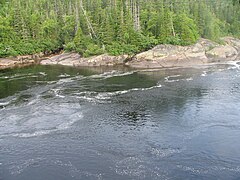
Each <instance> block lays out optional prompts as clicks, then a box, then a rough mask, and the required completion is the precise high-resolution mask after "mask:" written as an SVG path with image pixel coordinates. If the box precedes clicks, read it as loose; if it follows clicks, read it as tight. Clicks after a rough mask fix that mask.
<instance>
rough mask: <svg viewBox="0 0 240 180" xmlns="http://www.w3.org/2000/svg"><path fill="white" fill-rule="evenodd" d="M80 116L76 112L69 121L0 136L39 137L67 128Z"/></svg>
mask: <svg viewBox="0 0 240 180" xmlns="http://www.w3.org/2000/svg"><path fill="white" fill-rule="evenodd" d="M82 118H83V115H82V114H81V113H78V114H77V117H75V118H72V119H71V120H70V121H66V122H62V123H61V124H59V125H57V126H55V127H52V129H41V130H36V131H34V132H19V133H11V134H8V135H2V136H1V137H6V136H7V137H8V136H12V137H20V138H31V137H39V136H43V135H47V134H51V133H54V132H58V131H63V130H66V129H69V128H70V127H71V126H72V125H73V124H74V123H76V122H77V121H79V120H80V119H82Z"/></svg>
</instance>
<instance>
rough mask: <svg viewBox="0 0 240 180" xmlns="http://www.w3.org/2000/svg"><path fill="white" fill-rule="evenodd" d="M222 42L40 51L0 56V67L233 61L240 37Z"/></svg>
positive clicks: (154, 65) (146, 65)
mask: <svg viewBox="0 0 240 180" xmlns="http://www.w3.org/2000/svg"><path fill="white" fill-rule="evenodd" d="M221 41H222V44H218V43H216V42H213V41H210V40H207V39H200V40H199V41H198V42H197V43H196V44H194V45H191V46H175V45H158V46H156V47H154V48H153V49H150V50H148V51H146V52H142V53H139V54H136V55H134V56H129V55H121V56H110V55H108V54H103V55H99V56H93V57H89V58H84V57H81V56H80V55H79V54H77V53H62V54H59V55H53V56H51V57H43V56H41V55H31V56H19V57H16V58H4V59H1V58H0V69H5V68H12V67H16V66H26V65H32V64H39V63H40V64H41V65H63V66H75V67H98V66H116V65H123V66H129V67H132V68H168V67H188V66H196V65H205V64H208V63H214V62H224V61H235V60H239V59H240V40H239V39H236V38H233V37H224V38H222V39H221Z"/></svg>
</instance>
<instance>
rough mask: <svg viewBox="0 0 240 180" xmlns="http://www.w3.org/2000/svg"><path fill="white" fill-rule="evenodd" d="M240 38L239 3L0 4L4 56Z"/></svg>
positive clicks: (105, 0) (82, 0)
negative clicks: (231, 37) (229, 37)
mask: <svg viewBox="0 0 240 180" xmlns="http://www.w3.org/2000/svg"><path fill="white" fill-rule="evenodd" d="M223 36H233V37H237V38H240V1H239V0H52V1H49V0H24V1H23V0H0V57H8V56H17V55H25V54H34V53H39V52H43V53H45V54H50V53H53V52H58V51H61V50H64V51H74V52H78V53H79V54H81V55H82V56H84V57H88V56H93V55H98V54H102V53H109V54H111V55H120V54H134V53H138V52H141V51H143V50H147V49H149V48H151V47H153V46H155V45H156V44H174V45H190V44H193V43H195V42H196V41H197V40H198V39H199V38H201V37H202V38H207V39H210V40H213V41H217V42H220V37H223Z"/></svg>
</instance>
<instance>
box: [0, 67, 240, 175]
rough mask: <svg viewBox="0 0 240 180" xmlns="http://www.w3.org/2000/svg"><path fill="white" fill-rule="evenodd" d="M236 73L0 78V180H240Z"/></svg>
mask: <svg viewBox="0 0 240 180" xmlns="http://www.w3.org/2000/svg"><path fill="white" fill-rule="evenodd" d="M239 67H240V63H239V62H228V63H223V64H212V65H208V66H202V67H192V68H172V69H148V70H133V69H128V68H123V67H118V68H111V69H110V68H90V69H89V68H72V67H62V66H32V67H25V68H19V69H10V70H2V71H0V179H3V180H15V179H16V180H27V179H31V180H33V179H34V180H42V179H46V180H56V179H58V180H61V179H62V180H65V179H83V180H85V179H86V180H88V179H89V180H90V179H93V180H95V179H97V180H98V179H99V180H101V179H102V180H105V179H106V180H113V179H114V180H125V179H148V180H151V179H224V180H225V179H239V178H240V153H239V149H240V140H239V137H240V68H239Z"/></svg>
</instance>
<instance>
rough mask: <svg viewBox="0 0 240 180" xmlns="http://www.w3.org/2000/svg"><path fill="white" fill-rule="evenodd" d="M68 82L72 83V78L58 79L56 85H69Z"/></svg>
mask: <svg viewBox="0 0 240 180" xmlns="http://www.w3.org/2000/svg"><path fill="white" fill-rule="evenodd" d="M69 82H73V79H72V78H65V79H60V80H58V82H57V84H58V85H59V84H65V83H69Z"/></svg>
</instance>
